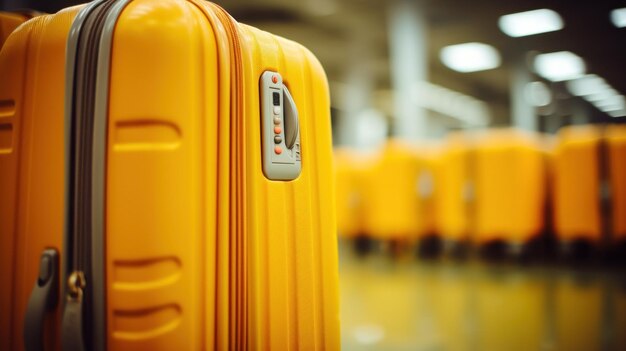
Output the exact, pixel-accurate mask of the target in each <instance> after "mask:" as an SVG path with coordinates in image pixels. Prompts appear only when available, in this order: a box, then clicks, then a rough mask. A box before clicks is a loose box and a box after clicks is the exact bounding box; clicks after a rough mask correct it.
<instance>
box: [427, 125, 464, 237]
mask: <svg viewBox="0 0 626 351" xmlns="http://www.w3.org/2000/svg"><path fill="white" fill-rule="evenodd" d="M470 152H471V141H470V140H469V137H468V136H467V134H466V133H461V132H453V133H450V134H448V136H447V137H446V139H445V141H444V144H443V146H442V150H441V152H440V156H439V157H438V158H436V168H435V169H436V171H435V183H436V184H437V187H436V191H435V201H434V204H435V217H436V220H435V222H436V226H437V229H436V231H437V233H438V234H439V235H440V236H441V238H442V239H443V240H446V241H451V242H460V241H464V240H468V239H469V236H470V231H471V228H470V216H469V214H470V213H469V205H470V203H469V202H470V200H471V199H470V195H471V193H470V192H471V189H472V179H471V168H470V164H469V163H470Z"/></svg>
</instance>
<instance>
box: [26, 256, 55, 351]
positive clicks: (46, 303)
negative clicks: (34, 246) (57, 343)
mask: <svg viewBox="0 0 626 351" xmlns="http://www.w3.org/2000/svg"><path fill="white" fill-rule="evenodd" d="M58 300H59V254H58V252H57V251H56V250H54V249H45V250H44V251H43V252H42V253H41V258H40V259H39V276H38V277H37V281H35V286H34V287H33V290H32V291H31V293H30V297H29V299H28V307H27V308H26V316H25V318H24V335H23V336H24V349H25V350H26V351H42V350H43V349H44V321H45V319H46V314H47V313H48V312H50V311H53V310H54V308H55V307H56V305H57V304H58Z"/></svg>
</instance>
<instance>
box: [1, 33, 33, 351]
mask: <svg viewBox="0 0 626 351" xmlns="http://www.w3.org/2000/svg"><path fill="white" fill-rule="evenodd" d="M31 29H32V25H28V26H24V27H22V28H21V29H20V30H19V31H17V32H16V33H15V34H13V36H12V37H11V38H10V40H8V41H7V43H6V46H5V48H4V50H2V51H1V53H0V81H2V82H3V83H2V84H0V170H1V171H0V194H2V196H1V197H0V233H1V235H0V250H1V254H0V285H1V286H2V287H4V288H3V289H2V293H1V294H0V342H1V343H2V344H3V345H9V348H11V346H10V345H12V337H13V334H14V333H13V329H17V328H14V325H15V323H14V322H13V315H14V311H13V308H14V306H15V304H14V300H15V297H14V293H15V292H14V289H15V285H14V284H15V283H16V280H17V279H18V277H17V276H15V264H16V262H15V261H14V260H15V255H16V253H17V247H16V246H15V245H16V241H17V238H16V234H17V232H16V219H17V218H16V216H17V201H18V198H17V197H16V196H17V184H18V183H17V182H18V179H19V175H18V165H19V157H20V156H21V154H22V152H21V149H22V148H21V143H20V142H21V138H20V135H21V130H22V120H23V118H22V116H23V114H24V113H23V110H24V108H25V106H24V95H23V93H24V90H25V85H26V79H25V74H26V71H25V70H26V52H27V49H28V45H29V40H30V32H31ZM15 334H16V335H17V332H15Z"/></svg>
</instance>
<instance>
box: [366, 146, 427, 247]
mask: <svg viewBox="0 0 626 351" xmlns="http://www.w3.org/2000/svg"><path fill="white" fill-rule="evenodd" d="M420 150H422V152H423V150H424V149H423V148H420V147H419V146H418V145H415V144H413V143H409V142H406V141H401V140H390V141H389V142H388V143H387V144H386V145H385V147H384V148H383V150H381V152H380V154H379V155H378V159H377V160H376V163H375V165H374V166H373V167H372V169H371V171H370V172H368V174H367V181H366V184H367V185H366V187H365V191H364V208H365V210H364V212H365V232H366V233H367V234H369V235H371V236H372V237H373V238H377V239H382V240H397V241H401V242H414V241H416V240H417V239H419V238H420V237H423V236H424V235H425V233H430V232H431V230H432V228H433V218H432V211H431V210H430V209H429V208H428V206H430V205H431V204H430V203H429V200H430V199H431V198H432V197H433V196H434V195H433V194H434V191H435V190H434V188H435V185H434V177H433V175H432V170H431V168H432V167H431V168H429V167H427V164H428V161H426V159H425V157H424V156H421V155H420Z"/></svg>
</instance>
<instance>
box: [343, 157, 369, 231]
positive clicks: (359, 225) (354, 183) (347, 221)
mask: <svg viewBox="0 0 626 351" xmlns="http://www.w3.org/2000/svg"><path fill="white" fill-rule="evenodd" d="M334 156H335V179H336V183H337V191H336V197H337V233H338V235H340V236H342V237H346V238H353V237H355V236H357V235H363V234H365V232H364V228H363V222H364V221H365V213H364V203H363V200H364V199H363V192H364V191H365V187H366V184H365V178H366V175H367V172H368V171H369V168H371V167H372V166H373V161H374V158H373V155H372V154H371V153H366V152H363V151H357V150H353V149H349V148H345V147H343V148H336V149H335V150H334Z"/></svg>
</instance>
